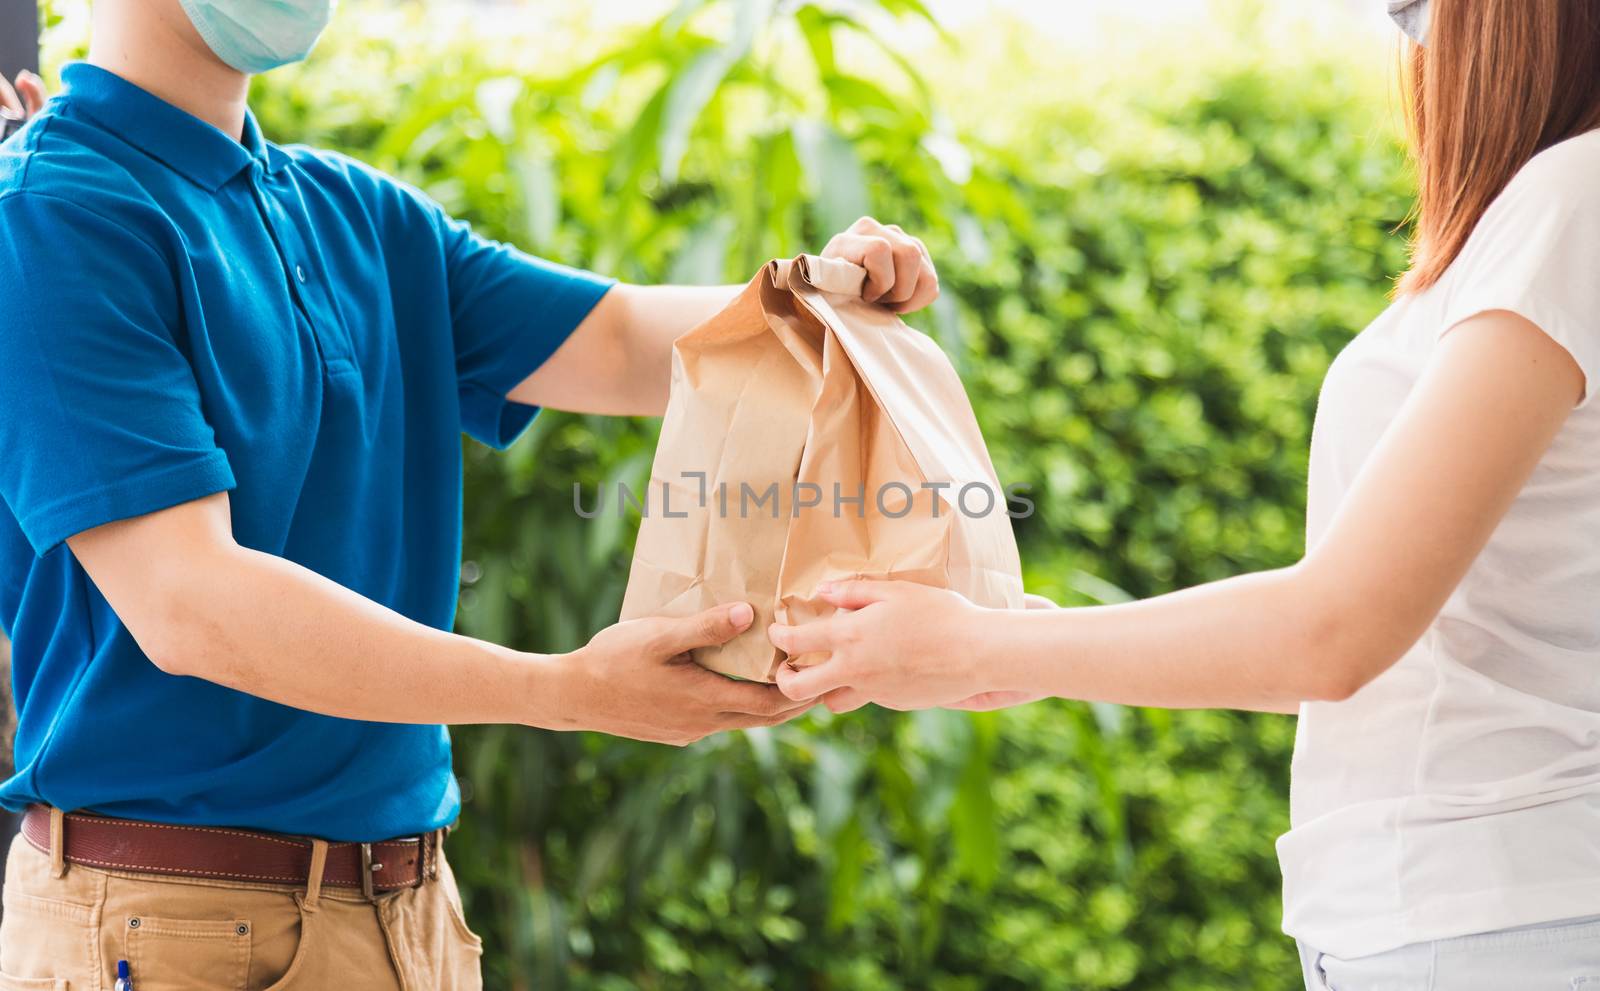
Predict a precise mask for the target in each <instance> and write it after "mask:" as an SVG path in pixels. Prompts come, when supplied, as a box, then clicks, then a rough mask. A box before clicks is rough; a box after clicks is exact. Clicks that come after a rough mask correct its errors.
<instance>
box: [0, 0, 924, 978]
mask: <svg viewBox="0 0 1600 991" xmlns="http://www.w3.org/2000/svg"><path fill="white" fill-rule="evenodd" d="M331 6H332V0H275V2H272V3H266V2H259V0H96V2H95V4H94V8H93V14H94V16H93V40H92V47H91V49H90V54H89V58H88V61H87V62H86V63H81V64H74V65H71V66H68V67H67V69H66V71H65V72H64V74H63V83H64V85H63V91H62V92H61V94H59V95H58V96H57V97H55V98H54V99H53V100H52V101H51V102H49V103H48V104H47V105H46V106H45V107H44V108H43V109H42V110H41V111H40V112H39V113H37V114H36V115H35V116H34V117H33V119H32V120H31V121H30V122H29V123H28V124H27V126H25V127H24V128H23V129H22V130H21V131H20V133H18V134H17V135H15V136H13V137H12V138H11V139H10V140H9V141H7V142H6V143H5V144H4V145H3V146H0V299H3V300H4V301H5V303H4V307H3V308H0V497H3V499H4V503H5V510H4V511H3V512H0V626H3V628H4V631H5V632H6V633H7V634H8V635H9V636H10V638H11V640H12V642H13V652H14V660H13V663H14V685H15V693H16V701H17V706H18V710H19V727H18V730H17V736H16V747H15V750H16V773H15V774H14V775H13V776H12V777H11V778H10V779H9V780H7V781H5V782H4V784H3V785H0V802H3V803H4V804H5V805H6V806H7V807H8V808H12V809H19V810H20V809H27V815H26V820H25V827H24V830H23V836H22V837H20V838H19V839H18V840H17V841H16V842H15V843H14V845H13V846H12V849H11V853H10V858H9V861H8V864H7V870H6V881H5V887H6V902H7V904H6V912H5V918H4V924H3V926H0V984H5V985H6V986H9V984H7V983H6V982H7V981H11V982H34V981H43V982H48V981H49V980H51V979H54V980H55V981H56V982H58V983H57V984H56V985H55V986H71V987H75V988H76V987H88V988H93V987H104V986H108V985H109V984H110V983H111V979H112V977H113V976H114V975H115V973H116V971H117V967H118V964H119V962H124V963H127V964H128V965H130V966H131V969H132V975H131V977H132V981H133V984H134V986H136V987H140V988H145V989H149V988H201V987H204V988H221V987H229V988H252V989H254V988H264V987H267V986H268V985H275V984H276V982H279V981H282V982H283V986H293V987H303V988H318V989H322V988H340V989H343V991H355V989H364V988H383V989H394V988H407V989H416V991H420V989H429V991H433V989H449V988H476V987H479V986H480V983H481V978H480V976H479V966H478V958H479V953H480V949H479V943H478V940H477V938H476V937H475V936H473V935H472V933H471V932H470V930H469V929H468V928H467V926H466V924H465V923H464V922H463V920H462V917H461V905H460V900H459V897H458V895H457V892H456V888H455V885H454V883H453V881H452V879H451V875H450V869H449V866H448V864H447V863H446V861H445V859H444V857H443V854H442V852H441V850H440V839H441V836H442V833H443V830H444V828H445V827H447V826H448V825H449V824H450V823H451V822H452V821H453V820H454V819H455V818H456V815H457V813H458V811H459V806H460V796H459V794H458V792H457V788H456V783H455V780H454V778H453V777H452V775H451V763H450V741H449V737H448V735H447V733H446V731H445V728H444V726H443V725H442V724H446V723H485V722H503V723H520V724H524V725H529V726H540V727H545V728H550V729H567V730H596V731H600V732H606V733H612V734H616V735H620V736H628V737H635V738H639V739H644V740H656V741H666V742H670V743H679V744H681V743H686V742H688V741H691V740H695V739H698V738H700V737H702V736H705V735H706V734H709V733H713V732H716V731H719V730H724V729H732V728H736V727H747V726H760V725H768V724H772V723H775V722H779V721H781V720H784V719H786V718H789V717H791V716H793V715H794V714H795V713H797V712H799V711H800V710H802V709H803V708H804V707H805V703H803V702H802V703H795V702H791V701H789V700H788V699H786V698H785V697H784V696H783V695H782V694H781V693H779V692H778V691H777V689H775V688H772V687H768V686H761V685H755V684H748V683H739V682H734V681H729V680H725V679H723V678H720V677H718V676H716V675H713V674H711V673H709V672H706V671H703V670H700V669H698V668H696V667H695V666H693V665H691V664H688V663H685V656H684V655H685V652H686V651H688V650H689V649H690V648H692V647H696V646H700V645H707V644H713V643H720V642H723V641H725V640H728V639H729V638H731V637H733V636H734V635H736V634H738V633H739V632H741V631H742V630H744V629H745V628H746V627H747V626H748V625H749V624H750V622H751V610H750V607H749V606H748V605H747V604H744V603H727V604H724V605H723V606H721V607H719V608H716V609H712V610H710V611H707V612H705V613H702V614H700V615H698V616H694V617H691V618H687V619H676V620H666V619H655V620H644V621H638V622H632V623H624V624H620V625H618V626H614V627H612V628H610V629H608V630H605V631H603V632H601V633H600V634H599V635H597V636H596V637H595V638H594V639H593V640H592V641H591V642H590V643H589V644H588V645H587V646H585V647H583V648H582V649H580V650H578V651H575V652H574V653H572V654H568V655H560V656H544V655H538V654H530V653H524V652H521V651H517V650H513V649H510V648H508V647H503V646H500V645H496V644H491V643H483V642H480V641H476V640H472V639H469V638H467V637H462V636H457V635H454V634H452V633H450V632H448V631H449V629H450V627H451V623H452V618H453V612H454V607H455V603H456V598H457V590H458V571H459V562H460V550H461V527H460V518H461V512H462V498H461V470H462V466H461V451H460V434H461V433H462V432H463V431H465V432H466V433H468V434H471V435H472V436H474V437H476V438H478V439H479V440H481V441H483V442H484V443H487V444H491V445H494V446H496V447H504V446H506V445H508V444H510V443H511V442H512V440H514V439H515V438H516V437H517V435H518V434H519V433H520V432H521V431H522V430H523V428H525V427H526V426H527V425H528V423H529V421H530V420H531V419H532V418H533V416H534V414H535V413H536V412H537V407H539V406H552V407H555V408H558V409H565V410H574V411H582V412H588V413H602V414H616V415H634V414H644V415H659V414H660V413H661V412H662V411H663V410H664V408H665V405H666V400H667V391H668V381H669V366H670V361H669V356H670V354H671V343H672V341H673V339H674V338H676V337H677V336H678V335H679V334H680V333H682V332H683V331H684V330H686V329H688V328H689V327H691V326H693V325H695V324H696V323H698V322H700V321H701V320H703V319H705V318H706V317H708V316H710V315H711V314H712V313H714V312H715V311H717V310H718V309H720V308H721V307H722V306H723V305H724V304H725V303H726V302H727V301H729V300H730V299H731V298H732V296H733V294H734V290H733V289H730V288H681V287H636V286H623V285H615V284H614V283H613V282H612V281H611V280H608V279H603V278H600V277H598V276H595V275H592V274H589V273H587V272H581V271H576V270H573V269H569V268H565V267H562V266H560V265H555V264H552V263H550V262H546V261H541V260H539V259H536V258H531V257H529V256H527V255H524V254H522V253H520V252H518V251H516V250H514V249H512V248H510V247H507V246H505V245H501V244H496V243H492V242H489V241H486V240H483V239H481V238H479V237H477V236H476V235H474V234H473V233H472V231H470V230H469V229H468V228H467V227H466V225H464V224H462V223H460V222H458V221H455V220H452V219H451V218H450V217H448V216H446V215H445V213H444V212H443V211H442V210H441V209H440V208H439V207H438V206H437V205H436V204H434V203H433V202H431V201H429V200H428V199H427V198H426V197H424V196H423V195H421V194H420V193H418V192H417V191H416V190H414V189H411V188H409V187H407V186H405V185H402V184H401V183H399V182H397V181H395V180H393V179H390V178H389V177H387V176H384V175H382V174H380V173H378V172H376V171H374V170H372V169H370V168H367V167H365V166H363V165H361V164H360V163H357V162H355V161H352V160H350V159H348V158H344V157H341V156H338V155H334V154H330V153H326V152H320V151H314V150H308V149H303V148H280V147H278V146H276V145H274V144H272V143H270V142H268V141H266V140H264V139H263V137H262V135H261V133H260V130H259V129H258V128H257V125H256V122H255V120H254V118H253V117H252V116H251V114H250V112H249V111H248V110H247V108H246V105H245V95H246V89H247V85H248V82H249V76H250V74H251V73H254V72H262V71H265V70H267V69H271V68H273V67H274V66H277V65H281V64H284V63H287V62H291V61H295V60H297V59H300V58H303V57H304V56H305V55H306V54H307V53H308V52H309V51H310V49H311V47H312V45H313V44H314V42H315V41H316V39H317V37H318V36H319V35H320V33H321V32H322V30H323V28H324V26H325V25H326V23H327V20H328V17H329V13H330V7H331ZM29 88H30V89H31V88H32V86H31V83H30V87H29ZM828 253H829V254H833V255H838V256H841V257H844V258H847V259H849V260H851V261H854V262H856V263H858V264H861V265H863V266H864V267H865V268H866V269H867V270H868V272H869V273H870V275H871V277H870V279H869V280H868V282H867V284H866V290H865V294H866V296H867V297H868V298H869V299H872V300H875V301H882V302H884V303H885V304H889V305H893V306H894V307H895V308H897V309H899V310H902V311H905V310H910V309H915V308H917V307H920V306H923V305H925V304H927V303H928V302H929V301H930V300H932V299H933V297H934V295H935V294H936V292H937V280H936V276H935V274H934V271H933V268H932V265H931V263H930V261H929V259H928V256H927V253H926V251H925V249H923V247H922V245H921V244H920V243H919V242H917V241H916V240H914V239H912V238H910V237H907V236H906V235H904V234H903V233H901V232H900V231H899V230H898V229H897V228H893V227H885V226H882V225H880V224H878V223H876V222H874V221H871V220H863V221H861V222H860V223H858V224H857V225H855V226H854V227H852V228H851V230H850V231H848V232H846V233H844V234H841V235H840V236H838V237H836V238H835V239H834V240H833V241H832V242H831V244H830V245H829V247H828ZM60 982H65V984H62V983H60ZM28 986H30V987H31V986H33V984H32V983H29V984H28ZM40 986H43V984H41V985H40Z"/></svg>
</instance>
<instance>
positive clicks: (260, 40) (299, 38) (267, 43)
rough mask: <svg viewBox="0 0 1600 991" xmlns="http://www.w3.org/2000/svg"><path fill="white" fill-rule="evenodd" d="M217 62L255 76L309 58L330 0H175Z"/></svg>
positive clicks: (329, 13) (328, 14)
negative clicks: (214, 55)
mask: <svg viewBox="0 0 1600 991" xmlns="http://www.w3.org/2000/svg"><path fill="white" fill-rule="evenodd" d="M178 2H179V3H180V4H181V5H182V7H183V12H184V13H186V14H188V15H189V20H191V21H193V22H194V26H195V30H197V31H199V32H200V37H201V38H204V39H205V42H206V44H207V45H209V46H210V48H211V50H212V51H213V52H216V54H217V58H219V59H221V60H222V61H224V62H226V63H228V64H229V65H231V66H233V67H234V68H235V69H238V70H239V71H240V72H246V73H251V74H254V73H257V72H266V71H267V70H268V69H276V68H277V67H278V66H280V65H287V64H289V63H290V62H298V61H300V60H301V59H303V58H305V57H306V56H307V55H309V54H311V49H312V48H313V47H314V46H315V45H316V43H317V39H318V38H319V37H321V36H322V30H323V29H324V28H326V27H327V26H328V19H329V18H331V17H332V16H333V5H334V3H335V0H178Z"/></svg>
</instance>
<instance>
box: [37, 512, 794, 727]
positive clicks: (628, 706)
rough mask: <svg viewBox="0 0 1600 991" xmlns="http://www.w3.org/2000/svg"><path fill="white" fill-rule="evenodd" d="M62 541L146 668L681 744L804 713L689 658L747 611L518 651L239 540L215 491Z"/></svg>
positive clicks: (426, 718)
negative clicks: (573, 647)
mask: <svg viewBox="0 0 1600 991" xmlns="http://www.w3.org/2000/svg"><path fill="white" fill-rule="evenodd" d="M67 543H68V545H69V547H70V548H71V550H72V553H73V554H74V555H75V556H76V557H77V558H78V560H79V561H80V562H81V563H82V564H83V566H84V569H85V570H86V571H88V573H89V576H90V577H91V578H92V579H93V580H94V583H95V585H96V586H97V587H98V588H99V589H100V591H101V592H102V593H103V594H104V595H105V597H106V600H107V601H108V602H109V603H110V604H111V607H112V609H113V610H115V611H116V613H117V616H118V617H119V618H120V619H121V620H122V622H123V623H124V624H125V625H126V626H127V627H128V630H129V631H130V632H131V633H132V634H133V637H134V639H135V640H136V641H137V642H138V644H139V646H140V647H141V648H142V649H143V650H144V652H145V654H146V655H148V656H149V658H150V659H151V661H152V662H153V663H154V664H155V665H156V666H157V667H159V668H161V669H162V670H163V671H166V672H167V673H169V674H173V675H187V676H191V677H196V678H203V679H205V680H207V681H212V682H216V683H217V684H220V685H224V686H226V687H228V688H233V689H237V690H238V691H241V692H246V693H248V694H250V695H255V696H259V697H261V698H265V699H269V700H271V701H274V702H280V703H282V704H284V705H289V706H294V707H295V708H298V709H305V710H308V711H311V712H319V713H322V714H324V715H329V716H338V717H341V718H346V719H365V720H373V721H378V722H394V723H486V722H497V723H521V724H525V725H529V726H540V727H545V728H548V729H562V730H597V731H600V732H605V733H611V734H614V735H618V736H629V737H634V738H637V739H644V740H654V741H659V742H666V743H678V744H681V743H686V742H690V741H692V740H695V739H698V738H700V737H702V736H705V735H707V734H709V733H713V732H716V731H719V730H724V729H733V728H738V727H748V726H762V725H770V724H772V723H775V722H780V721H782V720H783V719H785V718H787V717H789V716H792V715H794V714H797V713H798V712H799V711H801V710H802V709H804V708H805V705H796V704H795V703H793V702H791V701H789V700H788V699H786V698H784V697H783V696H782V695H781V694H779V693H778V691H777V689H776V688H772V687H770V686H758V685H754V684H749V683H741V682H734V681H729V680H727V679H725V678H722V677H719V676H717V675H714V674H712V673H711V672H709V671H706V670H703V669H701V668H699V667H697V666H696V665H694V664H693V663H691V662H689V661H688V659H687V656H686V655H687V651H689V650H690V649H692V648H693V647H695V646H703V645H709V644H713V643H722V642H725V641H727V640H730V639H732V638H733V637H734V636H735V635H736V634H738V633H740V632H742V631H743V630H744V629H745V628H746V627H748V626H749V624H750V621H751V613H750V608H749V606H747V605H742V604H735V605H728V606H721V607H718V608H717V609H713V610H709V611H707V612H705V613H702V614H700V615H699V616H695V617H690V618H687V619H677V620H665V619H660V620H657V619H651V620H640V621H636V622H633V623H623V624H620V625H618V626H615V627H612V628H611V629H609V630H606V631H604V632H602V633H601V634H599V635H598V636H596V637H595V639H594V640H593V641H592V642H591V643H590V644H588V645H587V646H586V647H583V648H580V649H579V650H577V651H575V652H573V653H571V654H563V655H542V654H529V653H523V652H520V651H515V650H511V649H509V648H506V647H501V646H497V645H495V644H490V643H485V642H483V641H480V640H473V639H471V638H468V637H463V636H459V635H456V634H453V633H446V632H444V631H441V630H436V629H433V628H431V627H428V626H424V625H422V624H420V623H416V622H413V621H412V620H410V619H407V618H406V617H404V616H401V615H400V614H398V613H396V612H393V611H392V610H389V609H387V608H385V607H383V606H381V605H379V604H377V603H375V602H373V601H371V600H369V599H366V598H363V597H362V596H360V595H357V594H356V593H355V592H352V591H350V590H349V589H346V588H344V587H342V586H340V585H338V584H336V583H334V582H332V581H329V580H328V579H326V578H323V577H322V576H320V575H318V574H316V573H314V572H312V571H310V570H308V569H306V568H303V567H300V566H299V565H297V564H293V563H291V562H289V561H287V560H284V559H283V558H279V557H274V556H272V555H270V554H263V553H260V552H258V551H253V550H249V549H247V548H244V547H240V546H239V545H238V544H237V543H236V542H235V541H234V539H233V530H232V522H231V515H230V512H229V504H228V497H227V495H226V494H219V495H215V496H209V497H206V498H204V499H199V500H196V501H194V502H190V503H185V504H183V505H180V506H176V507H173V508H172V509H167V510H162V511H160V512H156V513H151V514H149V515H147V516H142V517H138V518H135V519H130V520H123V521H120V522H116V523H108V524H106V525H104V526H100V527H96V528H94V529H92V530H88V531H85V532H84V533H81V534H78V535H77V536H75V537H71V538H69V539H68V541H67Z"/></svg>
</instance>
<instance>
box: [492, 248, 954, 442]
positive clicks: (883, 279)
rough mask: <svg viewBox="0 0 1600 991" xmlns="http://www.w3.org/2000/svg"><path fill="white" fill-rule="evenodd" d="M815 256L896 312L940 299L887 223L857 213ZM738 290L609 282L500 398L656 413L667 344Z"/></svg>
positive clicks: (918, 255) (921, 261)
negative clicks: (858, 274)
mask: <svg viewBox="0 0 1600 991" xmlns="http://www.w3.org/2000/svg"><path fill="white" fill-rule="evenodd" d="M823 255H824V256H826V257H836V258H843V259H845V260H846V261H851V262H854V263H855V264H857V265H860V266H862V267H863V268H865V269H866V270H867V281H866V284H865V286H864V287H863V289H862V295H863V297H865V298H866V300H867V301H868V302H873V303H883V304H884V305H886V306H889V307H890V308H892V309H894V310H895V311H896V312H899V313H910V312H912V311H914V310H919V309H921V308H922V307H924V306H927V305H928V304H929V303H931V302H933V300H934V299H935V298H936V297H937V296H938V295H939V277H938V274H937V273H936V272H935V271H934V267H933V261H932V259H931V258H930V257H929V255H928V249H927V247H926V246H924V245H923V243H922V242H921V241H919V240H917V239H916V238H914V237H911V236H910V235H908V234H906V233H905V232H904V231H902V230H901V229H900V228H899V227H896V226H894V225H892V224H880V223H878V222H877V221H876V220H873V219H872V218H870V217H863V218H861V219H860V220H858V221H856V223H855V224H854V225H853V226H851V228H850V229H849V230H848V231H845V232H844V233H842V234H839V235H838V236H836V237H835V238H834V239H833V240H832V241H830V242H828V246H827V248H826V249H824V251H823ZM742 288H743V287H742V286H710V287H704V286H628V285H619V286H616V287H615V288H613V289H612V290H611V291H610V292H608V293H606V295H605V297H604V298H603V299H601V300H600V302H599V304H598V305H596V306H595V308H594V309H593V310H592V311H590V313H589V315H588V316H587V317H586V318H584V321H583V322H582V323H580V324H579V325H578V329H577V330H575V331H573V333H572V336H571V337H569V338H568V339H567V340H566V341H565V342H564V343H563V344H562V345H561V347H560V348H559V349H558V350H557V351H556V353H555V354H554V355H552V356H551V358H550V360H549V361H547V362H545V363H544V365H543V366H541V367H540V368H539V370H538V371H536V372H534V373H533V374H532V375H530V376H528V377H527V378H526V379H524V380H523V381H522V382H521V383H520V384H518V385H517V386H516V387H515V388H514V389H512V390H511V393H510V395H509V398H511V399H512V400H514V401H516V402H519V403H524V404H526V405H529V406H547V407H550V408H552V409H564V410H571V411H573V412H577V413H602V414H607V415H613V416H660V415H661V414H662V413H664V412H666V408H667V392H668V388H669V386H670V384H671V380H672V342H673V341H676V340H677V339H678V338H679V337H681V336H682V335H683V334H684V333H685V332H686V331H688V330H690V329H692V328H693V327H695V326H697V325H699V324H701V323H703V322H705V321H706V320H708V319H710V318H711V317H712V316H714V315H715V314H716V313H717V312H718V311H719V310H721V309H722V308H723V307H725V306H727V305H728V303H729V302H731V301H732V300H733V298H734V297H735V296H737V295H738V294H739V291H740V290H741V289H742Z"/></svg>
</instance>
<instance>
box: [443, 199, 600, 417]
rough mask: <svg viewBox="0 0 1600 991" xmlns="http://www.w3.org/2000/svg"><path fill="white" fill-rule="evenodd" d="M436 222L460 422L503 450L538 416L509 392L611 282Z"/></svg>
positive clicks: (557, 344)
mask: <svg viewBox="0 0 1600 991" xmlns="http://www.w3.org/2000/svg"><path fill="white" fill-rule="evenodd" d="M436 216H437V218H438V223H439V229H440V236H441V237H442V238H443V240H444V249H445V265H446V270H447V272H446V274H447V276H448V279H449V284H450V319H451V324H452V327H453V332H454V335H455V349H456V376H457V380H458V382H459V383H460V395H461V422H462V425H463V427H464V428H465V429H466V431H467V433H468V434H470V435H472V436H473V437H475V438H477V439H478V440H481V441H483V442H484V443H485V444H489V445H491V446H494V447H500V448H504V447H507V446H509V445H510V443H511V442H512V441H513V440H515V439H516V438H517V435H518V434H520V433H522V431H523V430H524V429H525V428H526V427H527V426H528V424H529V423H530V422H532V420H533V417H534V415H535V414H537V413H538V410H537V409H535V408H534V407H531V406H524V405H521V404H519V403H514V402H512V401H511V400H509V399H507V398H506V394H507V393H509V392H510V391H511V390H512V389H514V388H516V386H517V385H518V384H519V383H521V382H522V380H523V379H525V378H527V377H528V376H529V375H532V374H533V373H534V372H536V371H538V369H539V366H540V365H542V364H544V363H545V361H546V360H548V359H549V357H550V356H551V355H553V354H555V352H556V349H557V348H559V347H561V345H562V344H563V343H564V342H565V341H566V339H567V338H568V337H569V336H571V334H572V332H573V331H574V330H576V329H577V327H578V324H580V323H582V322H583V318H584V317H586V316H588V315H589V311H590V310H592V309H594V307H595V304H597V303H599V302H600V299H601V297H602V296H604V295H605V294H606V292H607V290H609V289H610V288H611V286H612V285H614V284H615V280H613V279H606V278H602V277H600V276H597V275H593V274H591V273H588V272H583V271H580V270H578V269H574V268H568V267H567V266H565V265H558V264H556V263H554V262H549V261H545V260H543V259H540V258H534V257H533V256H531V255H527V254H524V253H523V252H521V251H518V250H517V249H515V248H513V247H511V246H509V245H505V244H501V243H499V242H497V241H490V240H488V239H486V238H483V237H480V236H478V235H477V234H475V233H473V232H472V230H471V229H470V228H469V227H468V226H467V225H466V224H465V223H463V222H461V221H459V220H451V219H448V218H446V217H445V216H444V214H443V212H442V211H438V212H437V213H436Z"/></svg>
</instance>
